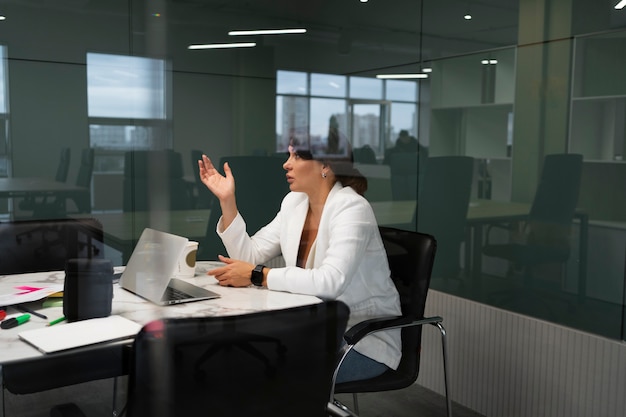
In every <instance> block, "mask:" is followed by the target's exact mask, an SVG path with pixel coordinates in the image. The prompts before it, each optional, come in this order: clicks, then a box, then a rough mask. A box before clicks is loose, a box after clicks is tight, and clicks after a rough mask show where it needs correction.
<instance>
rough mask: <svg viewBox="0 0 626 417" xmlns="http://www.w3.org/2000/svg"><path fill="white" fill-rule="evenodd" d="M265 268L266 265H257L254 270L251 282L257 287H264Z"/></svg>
mask: <svg viewBox="0 0 626 417" xmlns="http://www.w3.org/2000/svg"><path fill="white" fill-rule="evenodd" d="M263 268H265V265H257V266H255V267H254V269H253V270H252V275H251V276H250V281H252V283H253V284H254V285H256V286H257V287H261V286H262V285H263Z"/></svg>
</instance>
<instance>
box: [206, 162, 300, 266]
mask: <svg viewBox="0 0 626 417" xmlns="http://www.w3.org/2000/svg"><path fill="white" fill-rule="evenodd" d="M285 159H286V158H285V155H284V154H281V155H276V156H226V157H223V158H222V159H221V160H220V163H219V166H216V168H217V170H218V171H220V172H221V173H222V174H223V173H224V162H226V161H228V164H229V166H230V169H231V171H232V172H233V176H234V177H235V183H236V189H235V193H236V197H237V208H238V209H239V212H240V213H241V215H242V216H243V218H244V220H245V221H246V229H247V231H248V234H249V235H250V236H252V235H253V234H254V233H256V232H257V231H258V230H259V229H260V228H261V227H263V226H265V225H266V224H268V223H269V222H270V221H271V220H272V219H273V218H274V217H275V216H276V214H277V213H278V211H279V210H280V203H281V202H282V200H283V198H284V197H285V195H286V194H287V193H288V192H289V183H288V182H287V179H286V177H285V174H286V171H285V170H284V168H283V164H284V162H285ZM221 215H222V210H221V208H220V202H219V200H218V199H217V198H213V199H212V204H211V214H210V216H209V222H208V224H207V230H206V237H205V239H204V240H203V241H202V242H200V245H199V247H198V258H199V259H204V260H215V259H217V255H225V254H226V249H225V248H224V245H223V244H222V241H221V240H220V238H219V237H218V236H217V234H216V233H215V228H216V226H217V221H218V220H219V218H220V216H221Z"/></svg>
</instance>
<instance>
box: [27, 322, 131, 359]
mask: <svg viewBox="0 0 626 417" xmlns="http://www.w3.org/2000/svg"><path fill="white" fill-rule="evenodd" d="M139 330H141V326H140V325H139V324H138V323H135V322H134V321H131V320H128V319H126V318H124V317H122V316H109V317H104V318H97V319H89V320H81V321H75V322H72V323H62V324H57V325H54V326H50V327H43V328H41V329H34V330H26V331H23V332H20V333H18V336H19V337H20V339H22V340H24V341H25V342H27V343H30V344H31V345H33V346H34V347H35V348H37V349H38V350H39V351H41V352H43V353H53V352H60V351H64V350H68V349H73V348H77V347H81V346H88V345H93V344H96V343H103V342H110V341H114V340H123V339H130V338H133V337H135V336H136V335H137V333H139Z"/></svg>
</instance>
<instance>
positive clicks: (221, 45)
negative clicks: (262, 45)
mask: <svg viewBox="0 0 626 417" xmlns="http://www.w3.org/2000/svg"><path fill="white" fill-rule="evenodd" d="M253 46H256V43H255V42H239V43H208V44H200V45H189V46H188V47H187V49H226V48H252V47H253Z"/></svg>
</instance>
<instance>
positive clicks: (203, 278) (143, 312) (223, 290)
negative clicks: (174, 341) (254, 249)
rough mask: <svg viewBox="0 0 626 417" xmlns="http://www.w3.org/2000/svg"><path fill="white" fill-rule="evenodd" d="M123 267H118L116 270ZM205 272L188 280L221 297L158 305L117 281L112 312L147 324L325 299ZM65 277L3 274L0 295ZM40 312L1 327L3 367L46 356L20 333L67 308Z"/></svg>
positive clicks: (202, 266)
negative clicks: (234, 283) (239, 283)
mask: <svg viewBox="0 0 626 417" xmlns="http://www.w3.org/2000/svg"><path fill="white" fill-rule="evenodd" d="M119 269H120V268H116V270H119ZM205 271H206V262H198V264H197V267H196V276H195V277H194V278H190V279H188V281H190V282H193V283H194V284H196V285H199V286H201V287H205V288H208V289H210V290H211V291H214V292H216V293H218V294H220V295H221V297H220V298H217V299H213V300H205V301H196V302H192V303H184V304H178V305H171V306H158V305H155V304H152V303H151V302H149V301H146V300H144V299H142V298H140V297H138V296H136V295H134V294H132V293H130V292H128V291H126V290H124V289H122V288H121V287H120V286H119V284H114V286H113V306H112V312H111V314H117V315H120V316H123V317H126V318H128V319H130V320H133V321H135V322H137V323H139V324H141V325H144V324H146V323H148V322H149V321H151V320H156V319H160V318H166V317H201V316H228V315H238V314H246V313H253V312H256V311H267V310H279V309H284V308H290V307H297V306H303V305H310V304H316V303H319V302H321V300H320V299H319V298H317V297H314V296H309V295H301V294H291V293H286V292H278V291H270V290H268V289H266V288H258V287H248V288H230V287H221V286H219V285H218V284H217V281H216V280H215V279H214V278H213V277H210V276H207V275H206V273H205ZM64 279H65V273H64V272H59V271H57V272H39V273H31V274H19V275H6V276H0V294H6V293H11V292H14V291H15V287H16V286H18V285H33V286H37V285H40V286H44V285H51V284H55V283H56V284H59V283H63V280H64ZM37 311H39V312H40V313H43V314H45V315H46V316H48V319H47V320H46V319H42V318H39V317H36V316H33V315H31V318H30V320H29V321H28V322H27V323H24V324H22V325H20V326H18V327H14V328H12V329H8V330H4V329H3V330H0V346H2V349H0V366H2V364H6V363H9V362H14V361H22V360H28V359H30V358H36V357H41V356H43V354H42V353H40V352H39V351H38V350H37V349H35V348H34V347H32V346H30V345H29V344H27V343H25V342H23V341H22V340H21V339H19V337H18V333H19V332H21V331H24V330H30V329H36V328H41V327H45V326H46V324H47V323H48V322H49V321H52V320H54V319H56V318H58V317H61V316H63V308H62V307H49V308H45V309H40V310H37ZM7 313H9V314H12V313H18V311H16V310H15V309H13V308H11V307H9V309H8V310H7ZM20 314H21V313H20ZM63 325H64V323H60V324H57V325H56V326H63ZM116 343H120V342H116ZM52 355H54V354H52Z"/></svg>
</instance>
